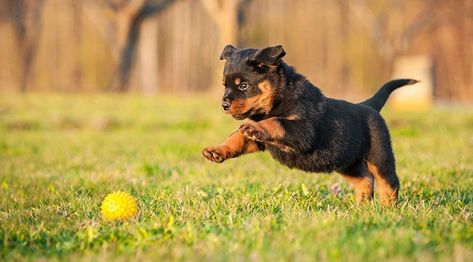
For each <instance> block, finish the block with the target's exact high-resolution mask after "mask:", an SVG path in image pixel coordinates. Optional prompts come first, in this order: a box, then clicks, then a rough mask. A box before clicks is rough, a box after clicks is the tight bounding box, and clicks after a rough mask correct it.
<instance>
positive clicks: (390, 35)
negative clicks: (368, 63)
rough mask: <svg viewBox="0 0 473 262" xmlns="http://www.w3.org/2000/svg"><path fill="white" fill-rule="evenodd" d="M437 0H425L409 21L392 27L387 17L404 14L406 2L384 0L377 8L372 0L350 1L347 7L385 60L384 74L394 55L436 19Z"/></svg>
mask: <svg viewBox="0 0 473 262" xmlns="http://www.w3.org/2000/svg"><path fill="white" fill-rule="evenodd" d="M340 1H342V2H345V1H343V0H340ZM438 1H439V0H428V1H425V3H424V4H423V7H422V8H421V9H420V11H418V13H417V14H416V15H415V16H414V17H411V18H408V22H407V23H403V24H405V25H403V24H401V23H398V24H396V25H395V28H390V24H389V23H388V21H390V20H393V17H394V16H402V15H403V13H404V10H403V9H405V6H403V5H401V4H400V2H399V1H387V2H386V3H385V4H384V5H383V6H382V7H381V8H380V10H378V11H377V12H375V11H373V9H372V8H370V6H373V4H372V3H370V1H368V0H352V1H349V7H350V9H351V10H352V11H353V13H354V14H355V15H356V17H357V18H358V20H359V21H360V22H361V23H362V25H363V26H364V27H365V28H366V30H367V33H368V35H369V36H370V37H371V40H372V41H373V42H374V44H375V45H376V47H377V49H378V52H379V54H380V55H381V56H382V57H383V58H384V60H385V64H386V72H385V73H386V76H388V77H389V76H391V73H392V70H393V63H394V60H395V57H396V56H398V55H399V54H400V53H402V52H403V51H405V50H407V49H408V48H409V46H410V44H411V43H412V41H413V40H414V39H415V37H416V36H418V33H419V31H421V30H422V29H425V28H426V26H427V25H428V24H429V23H431V22H433V21H435V19H436V12H435V8H436V3H437V2H438ZM390 18H391V19H390Z"/></svg>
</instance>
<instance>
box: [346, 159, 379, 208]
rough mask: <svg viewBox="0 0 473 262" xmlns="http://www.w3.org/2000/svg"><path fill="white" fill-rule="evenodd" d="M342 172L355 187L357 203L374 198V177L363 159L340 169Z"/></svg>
mask: <svg viewBox="0 0 473 262" xmlns="http://www.w3.org/2000/svg"><path fill="white" fill-rule="evenodd" d="M340 174H341V175H342V176H343V178H345V179H346V180H347V181H348V183H349V184H350V185H351V186H352V187H353V188H354V189H355V199H356V203H357V204H360V203H362V202H366V201H370V200H371V199H373V177H372V176H371V174H370V173H369V172H368V170H367V168H366V164H365V163H364V162H363V161H360V162H357V163H356V164H354V165H352V166H350V167H349V168H347V169H345V170H343V171H340Z"/></svg>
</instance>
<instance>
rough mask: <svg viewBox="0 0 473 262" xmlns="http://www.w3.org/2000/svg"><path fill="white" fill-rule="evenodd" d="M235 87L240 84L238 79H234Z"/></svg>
mask: <svg viewBox="0 0 473 262" xmlns="http://www.w3.org/2000/svg"><path fill="white" fill-rule="evenodd" d="M234 81H235V85H239V84H240V83H241V79H240V78H239V77H237V78H235V80H234Z"/></svg>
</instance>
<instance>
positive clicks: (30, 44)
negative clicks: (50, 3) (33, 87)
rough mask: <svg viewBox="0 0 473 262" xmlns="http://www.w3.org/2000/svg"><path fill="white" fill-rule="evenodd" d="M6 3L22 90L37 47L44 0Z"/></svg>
mask: <svg viewBox="0 0 473 262" xmlns="http://www.w3.org/2000/svg"><path fill="white" fill-rule="evenodd" d="M7 5H8V7H9V11H10V12H9V14H10V20H11V21H12V22H13V28H14V31H15V36H16V40H17V44H18V51H19V56H20V66H21V76H20V82H19V83H20V85H19V89H20V90H21V91H22V92H24V91H26V90H27V89H28V88H29V86H28V85H29V82H30V81H29V80H30V77H31V73H32V66H33V61H34V59H35V56H36V50H37V48H38V42H39V36H40V33H41V25H42V23H41V15H42V9H43V5H44V0H8V3H7Z"/></svg>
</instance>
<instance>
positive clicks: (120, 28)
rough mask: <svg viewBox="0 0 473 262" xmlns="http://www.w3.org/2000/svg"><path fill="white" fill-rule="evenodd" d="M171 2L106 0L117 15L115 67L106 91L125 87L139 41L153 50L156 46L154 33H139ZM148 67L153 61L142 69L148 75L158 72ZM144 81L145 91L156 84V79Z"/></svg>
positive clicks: (124, 89) (154, 64)
mask: <svg viewBox="0 0 473 262" xmlns="http://www.w3.org/2000/svg"><path fill="white" fill-rule="evenodd" d="M174 1H175V0H107V3H108V5H109V7H111V8H112V9H113V10H114V11H115V13H116V15H117V51H118V52H119V60H118V64H117V68H116V69H115V73H114V76H113V78H112V81H111V83H110V86H109V89H110V90H118V91H126V90H128V88H129V86H128V85H129V80H130V73H131V69H132V67H133V65H134V60H135V58H136V49H137V45H138V43H139V41H140V40H141V41H142V42H144V43H143V45H142V46H144V47H148V48H150V49H152V50H156V47H154V45H157V39H155V38H154V37H153V36H156V34H140V30H141V27H142V25H143V22H144V21H145V20H146V19H149V18H151V17H153V16H155V15H157V14H159V13H160V12H162V11H163V10H165V9H166V8H167V7H168V6H169V5H170V4H171V3H173V2H174ZM148 32H149V30H148ZM149 55H153V54H149ZM154 55H156V54H154ZM150 59H153V58H150ZM145 61H146V60H145ZM150 66H154V67H156V66H157V63H148V64H147V65H145V68H147V70H148V71H149V72H151V74H156V72H158V70H157V68H149V67H150ZM144 83H145V84H147V86H146V87H145V89H146V90H148V91H149V90H152V89H154V88H156V87H157V81H146V82H144Z"/></svg>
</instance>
